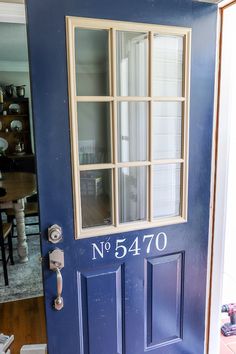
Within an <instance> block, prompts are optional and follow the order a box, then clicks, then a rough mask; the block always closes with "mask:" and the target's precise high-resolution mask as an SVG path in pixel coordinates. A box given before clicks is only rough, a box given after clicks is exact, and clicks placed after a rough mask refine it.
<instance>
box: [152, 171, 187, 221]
mask: <svg viewBox="0 0 236 354" xmlns="http://www.w3.org/2000/svg"><path fill="white" fill-rule="evenodd" d="M181 170H182V167H181V164H169V165H156V166H153V215H154V218H161V217H168V216H177V215H180V210H181V198H180V197H181V192H180V191H181V186H180V184H181Z"/></svg>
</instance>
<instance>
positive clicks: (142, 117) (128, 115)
mask: <svg viewBox="0 0 236 354" xmlns="http://www.w3.org/2000/svg"><path fill="white" fill-rule="evenodd" d="M117 121H118V160H119V162H128V161H145V160H147V103H146V102H120V103H118V109H117Z"/></svg>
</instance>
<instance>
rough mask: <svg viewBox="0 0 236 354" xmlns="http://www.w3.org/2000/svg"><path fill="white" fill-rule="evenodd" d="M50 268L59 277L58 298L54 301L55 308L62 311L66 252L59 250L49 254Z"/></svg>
mask: <svg viewBox="0 0 236 354" xmlns="http://www.w3.org/2000/svg"><path fill="white" fill-rule="evenodd" d="M49 268H50V269H51V270H52V271H53V272H55V273H56V276H57V297H56V298H55V299H54V308H55V310H57V311H60V310H61V309H63V307H64V301H63V297H62V290H63V279H62V274H61V269H62V268H64V252H63V251H62V250H61V249H59V248H57V249H55V250H54V251H52V252H51V253H49Z"/></svg>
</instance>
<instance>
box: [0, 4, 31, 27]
mask: <svg viewBox="0 0 236 354" xmlns="http://www.w3.org/2000/svg"><path fill="white" fill-rule="evenodd" d="M0 22H8V23H26V20H25V5H24V4H14V3H7V2H0Z"/></svg>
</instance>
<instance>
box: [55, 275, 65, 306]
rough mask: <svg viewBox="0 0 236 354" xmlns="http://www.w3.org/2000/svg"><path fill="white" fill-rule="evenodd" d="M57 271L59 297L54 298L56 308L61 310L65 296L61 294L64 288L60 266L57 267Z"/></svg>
mask: <svg viewBox="0 0 236 354" xmlns="http://www.w3.org/2000/svg"><path fill="white" fill-rule="evenodd" d="M56 273H57V297H56V299H55V300H54V307H55V309H56V310H58V311H60V310H61V309H62V308H63V307H64V301H63V297H62V296H61V294H62V289H63V279H62V275H61V271H60V269H59V268H56Z"/></svg>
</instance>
